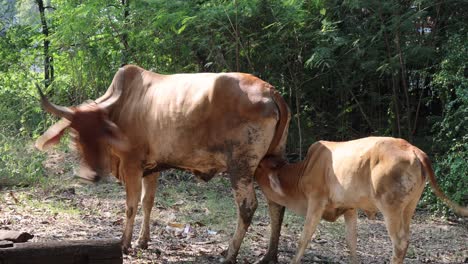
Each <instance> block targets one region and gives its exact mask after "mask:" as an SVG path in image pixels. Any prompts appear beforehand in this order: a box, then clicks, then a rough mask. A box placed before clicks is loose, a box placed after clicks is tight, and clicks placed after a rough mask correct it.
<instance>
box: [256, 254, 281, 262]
mask: <svg viewBox="0 0 468 264" xmlns="http://www.w3.org/2000/svg"><path fill="white" fill-rule="evenodd" d="M255 264H278V258H277V257H271V256H267V255H265V256H264V257H263V258H262V259H260V260H259V261H257V262H255Z"/></svg>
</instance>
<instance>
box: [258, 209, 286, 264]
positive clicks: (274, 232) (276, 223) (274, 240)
mask: <svg viewBox="0 0 468 264" xmlns="http://www.w3.org/2000/svg"><path fill="white" fill-rule="evenodd" d="M284 209H285V207H284V206H282V205H279V204H277V203H275V202H273V201H271V200H268V211H269V214H270V221H271V223H270V227H271V233H270V244H269V245H268V251H267V253H266V254H265V256H264V257H263V258H262V259H261V260H260V261H259V262H258V264H270V263H278V242H279V238H280V235H281V224H282V223H283V217H284Z"/></svg>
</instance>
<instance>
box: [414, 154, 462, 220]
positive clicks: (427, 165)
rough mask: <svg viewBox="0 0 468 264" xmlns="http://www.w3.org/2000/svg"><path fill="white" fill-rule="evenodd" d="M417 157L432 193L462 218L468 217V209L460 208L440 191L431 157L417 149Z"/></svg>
mask: <svg viewBox="0 0 468 264" xmlns="http://www.w3.org/2000/svg"><path fill="white" fill-rule="evenodd" d="M414 153H415V154H416V156H417V157H418V159H419V161H420V162H421V164H422V172H423V175H425V176H427V178H429V183H430V184H431V187H432V191H434V193H435V194H436V195H437V196H438V197H439V198H440V199H442V201H444V202H445V203H446V204H447V205H448V206H449V207H450V208H451V209H452V210H453V211H454V212H455V213H457V214H459V215H462V216H468V208H466V207H463V206H460V205H458V204H456V203H455V202H453V201H452V200H450V199H449V198H448V197H447V196H446V195H445V193H444V192H443V191H442V190H441V189H440V187H439V184H437V181H436V178H435V174H434V170H433V169H432V164H431V161H430V160H429V157H427V155H426V153H424V152H423V151H421V150H419V149H416V150H415V151H414Z"/></svg>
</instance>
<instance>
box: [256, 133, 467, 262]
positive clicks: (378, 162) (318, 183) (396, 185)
mask: <svg viewBox="0 0 468 264" xmlns="http://www.w3.org/2000/svg"><path fill="white" fill-rule="evenodd" d="M255 177H256V180H257V182H258V184H259V185H260V187H261V189H262V191H263V193H264V194H265V195H266V196H267V197H268V199H269V200H272V201H274V202H276V203H278V204H281V205H283V206H285V207H287V208H289V209H290V210H292V211H294V212H296V213H297V214H300V215H305V216H306V219H305V224H304V230H303V232H302V235H301V238H300V241H299V245H298V250H297V252H296V255H295V257H294V259H293V260H292V261H291V263H299V262H300V260H301V258H302V256H303V254H304V250H305V249H306V247H307V245H308V243H309V240H310V238H311V237H312V235H313V233H314V231H315V229H316V227H317V224H318V223H319V222H320V219H321V218H323V219H325V220H327V221H332V222H333V221H335V220H336V219H337V218H338V217H340V216H341V215H344V218H345V223H346V242H347V244H348V247H349V249H350V254H351V260H352V262H353V263H356V262H357V255H356V240H357V238H356V222H357V212H356V210H357V209H358V208H359V209H362V210H364V211H365V212H366V213H367V214H368V215H373V214H374V213H375V212H376V211H377V210H378V211H380V212H381V213H382V214H383V217H384V219H385V224H386V227H387V231H388V233H389V235H390V238H391V241H392V244H393V256H392V262H391V263H403V259H404V257H405V254H406V250H407V248H408V239H409V225H410V221H411V218H412V216H413V213H414V210H415V208H416V205H417V203H418V201H419V198H420V196H421V193H422V192H423V189H424V186H425V181H426V177H428V178H429V182H430V184H431V186H432V189H433V190H434V192H435V193H436V194H437V196H439V197H440V198H441V199H442V200H444V201H445V202H446V203H447V204H448V205H449V206H450V207H451V208H452V209H454V210H455V211H456V212H457V213H459V214H461V215H468V210H467V209H466V208H463V207H461V206H459V205H457V204H455V203H453V202H452V201H450V200H449V199H448V198H447V197H446V196H445V195H444V193H443V192H442V191H441V190H440V188H439V187H438V185H437V182H436V180H435V176H434V172H433V170H432V167H431V163H430V161H429V159H428V157H427V155H426V154H425V153H424V152H423V151H421V150H420V149H418V148H416V147H415V146H412V145H411V144H409V143H408V142H407V141H405V140H403V139H397V138H390V137H368V138H362V139H358V140H352V141H347V142H330V141H319V142H317V143H315V144H313V145H312V146H311V147H310V148H309V150H308V152H307V156H306V158H305V160H303V161H301V162H298V163H294V164H287V163H286V162H285V161H284V160H281V159H278V158H276V157H266V158H264V159H263V160H262V161H261V162H260V165H259V167H258V168H257V171H256V173H255ZM267 255H268V253H267Z"/></svg>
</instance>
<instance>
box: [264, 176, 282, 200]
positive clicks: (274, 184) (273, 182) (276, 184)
mask: <svg viewBox="0 0 468 264" xmlns="http://www.w3.org/2000/svg"><path fill="white" fill-rule="evenodd" d="M268 179H269V180H270V186H271V189H272V190H273V191H274V192H276V193H277V194H279V195H281V196H285V194H284V192H283V188H281V182H280V180H279V179H278V174H276V173H270V174H268Z"/></svg>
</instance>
